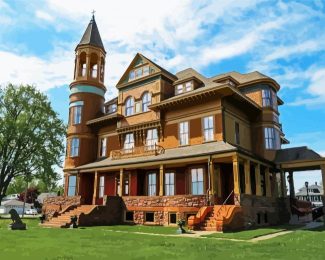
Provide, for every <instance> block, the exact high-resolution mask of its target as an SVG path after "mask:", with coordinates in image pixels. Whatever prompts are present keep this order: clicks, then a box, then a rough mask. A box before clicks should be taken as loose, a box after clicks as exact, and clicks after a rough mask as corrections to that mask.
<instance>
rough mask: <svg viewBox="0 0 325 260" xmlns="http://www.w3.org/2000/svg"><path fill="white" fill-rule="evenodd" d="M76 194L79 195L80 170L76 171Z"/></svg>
mask: <svg viewBox="0 0 325 260" xmlns="http://www.w3.org/2000/svg"><path fill="white" fill-rule="evenodd" d="M76 182H77V183H76V195H80V172H77V180H76Z"/></svg>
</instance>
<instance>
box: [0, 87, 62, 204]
mask: <svg viewBox="0 0 325 260" xmlns="http://www.w3.org/2000/svg"><path fill="white" fill-rule="evenodd" d="M65 131H66V127H65V125H64V124H63V122H62V120H60V119H59V117H58V114H57V113H56V112H54V111H53V109H52V108H51V104H50V102H49V101H48V99H47V97H46V95H44V94H43V93H41V92H39V91H38V90H36V88H35V87H33V86H29V85H27V86H14V85H12V84H9V85H8V86H7V87H0V205H1V200H2V198H3V197H4V196H5V194H6V191H7V188H8V186H9V184H10V183H11V181H12V180H13V179H14V178H17V177H19V176H23V177H24V179H25V180H26V183H27V182H28V181H29V179H30V178H41V177H42V176H43V177H45V176H46V175H53V174H54V169H53V168H54V166H56V165H57V166H60V165H61V163H62V161H61V155H62V154H63V150H64V145H63V139H64V136H65Z"/></svg>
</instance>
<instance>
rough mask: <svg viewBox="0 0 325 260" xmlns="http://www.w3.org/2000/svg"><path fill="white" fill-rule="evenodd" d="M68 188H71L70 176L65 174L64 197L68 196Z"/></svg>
mask: <svg viewBox="0 0 325 260" xmlns="http://www.w3.org/2000/svg"><path fill="white" fill-rule="evenodd" d="M68 187H69V176H68V174H64V194H63V195H64V196H65V197H67V196H68Z"/></svg>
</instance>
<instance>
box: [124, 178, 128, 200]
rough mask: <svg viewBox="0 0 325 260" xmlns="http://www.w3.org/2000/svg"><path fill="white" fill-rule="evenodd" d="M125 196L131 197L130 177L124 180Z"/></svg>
mask: <svg viewBox="0 0 325 260" xmlns="http://www.w3.org/2000/svg"><path fill="white" fill-rule="evenodd" d="M123 195H125V196H128V195H129V176H126V178H125V179H124V194H123Z"/></svg>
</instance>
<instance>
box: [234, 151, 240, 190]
mask: <svg viewBox="0 0 325 260" xmlns="http://www.w3.org/2000/svg"><path fill="white" fill-rule="evenodd" d="M232 167H233V176H234V193H235V194H239V193H240V183H239V162H238V157H237V156H234V157H233V159H232Z"/></svg>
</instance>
